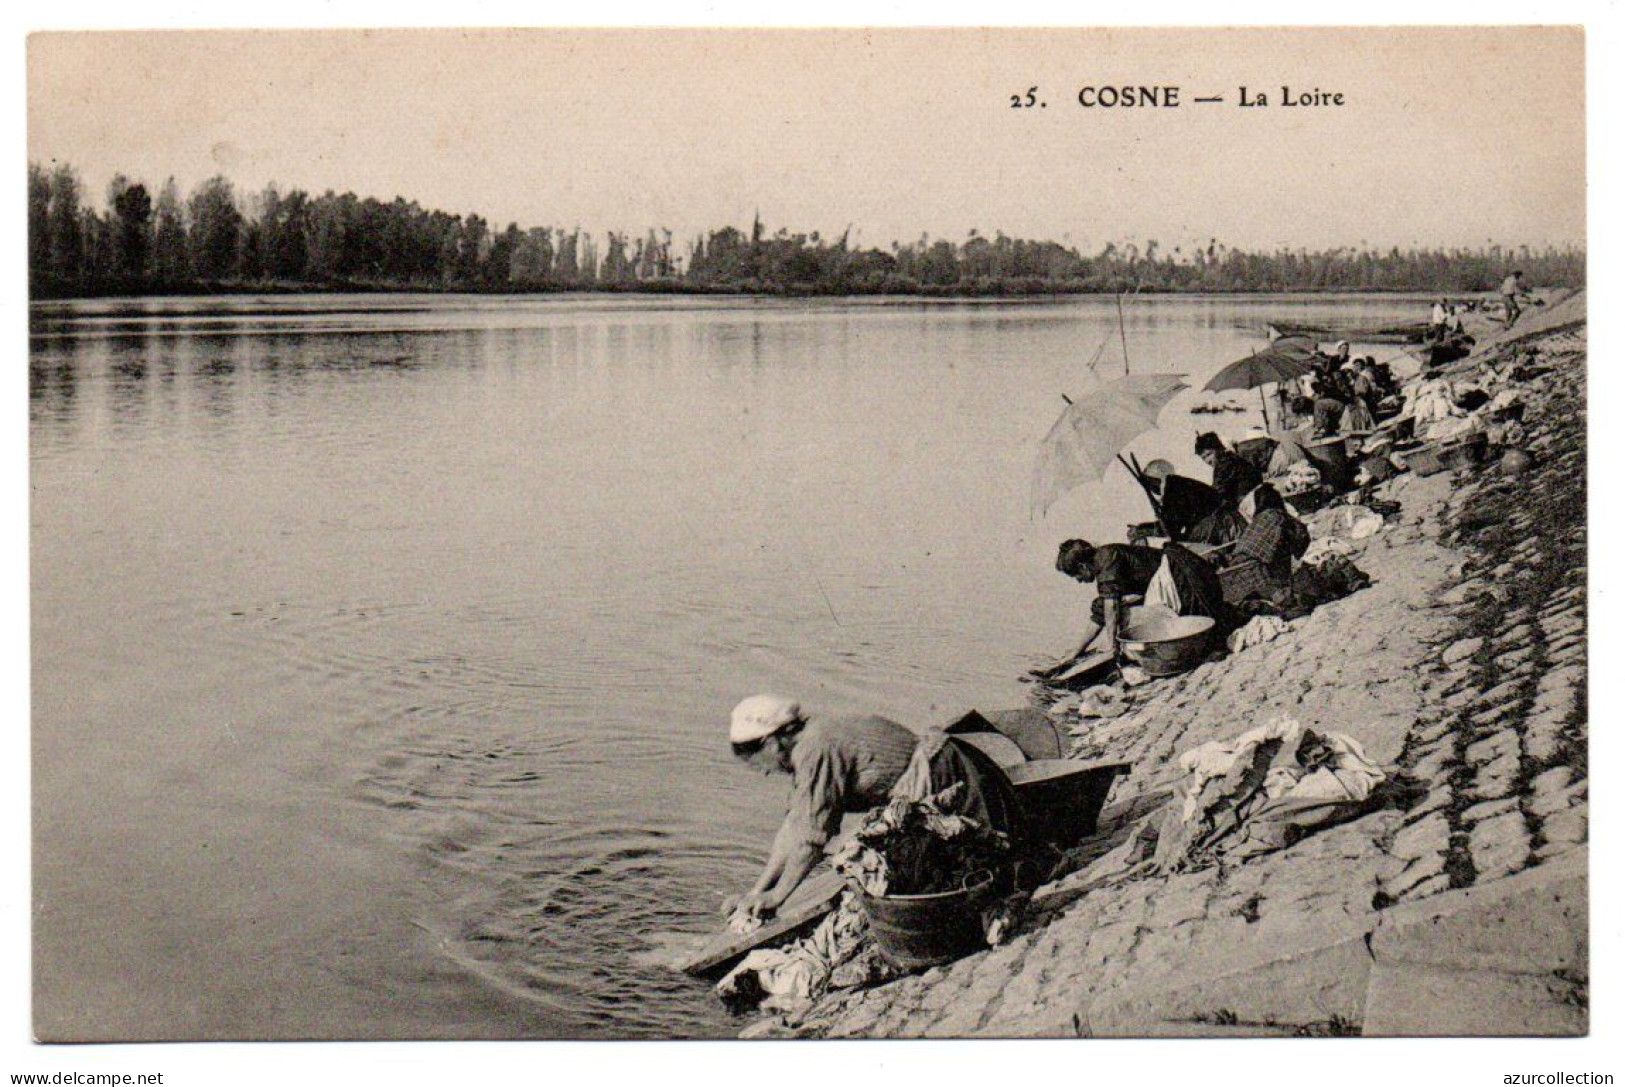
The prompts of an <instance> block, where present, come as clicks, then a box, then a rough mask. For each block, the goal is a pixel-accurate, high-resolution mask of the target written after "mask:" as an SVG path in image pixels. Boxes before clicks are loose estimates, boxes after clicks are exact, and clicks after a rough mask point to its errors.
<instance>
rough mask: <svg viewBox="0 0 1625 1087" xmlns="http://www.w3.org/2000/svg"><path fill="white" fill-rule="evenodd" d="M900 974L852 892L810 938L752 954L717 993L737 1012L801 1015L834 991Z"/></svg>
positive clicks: (718, 988) (759, 949) (759, 950)
mask: <svg viewBox="0 0 1625 1087" xmlns="http://www.w3.org/2000/svg"><path fill="white" fill-rule="evenodd" d="M895 974H896V971H895V970H894V969H893V968H892V967H890V966H889V965H887V963H886V961H885V960H884V959H883V958H881V956H880V953H879V952H878V951H877V950H876V948H875V946H874V941H873V940H871V939H869V921H868V919H867V917H866V916H865V915H864V912H863V907H862V906H861V905H860V904H859V903H858V899H857V895H855V894H853V893H852V892H851V891H850V890H848V891H845V892H843V893H842V895H841V899H840V902H839V903H838V904H837V905H836V907H835V909H834V910H833V911H832V912H830V913H829V914H827V915H826V916H825V917H824V919H823V920H822V921H821V922H819V924H818V927H817V928H815V929H813V931H812V932H811V933H810V934H809V935H807V936H805V937H803V938H802V939H799V940H796V941H793V942H792V943H790V944H787V945H785V946H784V947H778V948H758V949H757V950H755V951H752V952H751V953H750V954H749V955H746V956H745V958H744V959H743V960H741V962H740V963H739V965H738V966H736V967H734V968H733V969H732V970H731V971H729V972H728V975H727V976H726V977H724V978H723V979H722V980H721V981H719V982H717V990H716V991H717V996H718V997H720V998H721V999H722V1002H723V1004H724V1005H725V1006H726V1007H727V1008H728V1009H729V1010H730V1011H733V1012H735V1013H741V1012H747V1011H751V1010H753V1009H755V1010H759V1011H763V1012H799V1011H803V1010H805V1009H806V1008H808V1007H810V1006H811V1005H812V1004H813V1002H814V1001H816V1000H818V998H819V997H821V996H823V995H824V994H825V993H827V992H829V991H830V990H831V989H853V988H857V987H859V986H863V985H874V984H878V983H879V982H882V981H886V980H888V979H890V978H891V977H893V976H895Z"/></svg>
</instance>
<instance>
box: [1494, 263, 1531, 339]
mask: <svg viewBox="0 0 1625 1087" xmlns="http://www.w3.org/2000/svg"><path fill="white" fill-rule="evenodd" d="M1532 297H1533V296H1532V295H1531V294H1530V293H1529V289H1528V288H1527V287H1525V286H1524V283H1523V273H1522V272H1513V273H1512V274H1511V275H1509V276H1507V277H1506V278H1505V279H1503V280H1502V281H1501V305H1502V306H1503V307H1505V309H1506V317H1505V319H1504V321H1503V323H1504V324H1505V325H1506V327H1507V328H1511V327H1512V326H1513V325H1515V324H1517V323H1518V315H1519V314H1521V313H1522V312H1523V310H1521V309H1519V308H1518V303H1519V302H1520V301H1525V302H1527V301H1528V300H1529V299H1530V298H1532Z"/></svg>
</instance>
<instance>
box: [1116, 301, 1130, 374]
mask: <svg viewBox="0 0 1625 1087" xmlns="http://www.w3.org/2000/svg"><path fill="white" fill-rule="evenodd" d="M1117 335H1118V338H1119V339H1121V340H1122V341H1123V376H1124V377H1127V376H1128V330H1127V329H1126V328H1124V327H1123V293H1122V292H1121V291H1119V292H1118V293H1117Z"/></svg>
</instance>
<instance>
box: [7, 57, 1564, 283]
mask: <svg viewBox="0 0 1625 1087" xmlns="http://www.w3.org/2000/svg"><path fill="white" fill-rule="evenodd" d="M1124 84H1132V85H1136V86H1138V85H1146V86H1177V87H1179V88H1180V92H1179V93H1180V102H1181V104H1180V106H1179V108H1175V109H1168V108H1161V109H1158V108H1134V109H1129V108H1121V107H1119V108H1114V109H1105V108H1100V107H1096V108H1088V109H1086V108H1084V107H1082V106H1081V105H1080V104H1079V102H1078V97H1077V96H1078V93H1079V91H1080V90H1081V89H1082V88H1084V87H1098V86H1121V85H1124ZM1243 86H1245V87H1247V88H1249V97H1252V96H1254V95H1256V94H1257V93H1258V92H1260V91H1262V92H1264V93H1265V94H1266V95H1267V97H1268V100H1269V105H1268V106H1266V107H1263V108H1257V107H1253V108H1242V107H1241V106H1239V105H1238V104H1237V99H1238V95H1239V93H1240V88H1241V87H1243ZM1283 87H1285V88H1290V89H1291V90H1292V91H1293V92H1294V95H1296V94H1300V93H1302V92H1312V91H1314V90H1315V89H1317V88H1318V89H1319V90H1321V91H1324V92H1330V93H1341V94H1342V95H1343V98H1344V104H1343V105H1341V106H1319V107H1315V106H1297V107H1288V106H1284V105H1283V104H1282V102H1281V98H1282V95H1283ZM1029 88H1037V91H1036V94H1035V95H1034V100H1035V101H1041V102H1043V103H1044V104H1043V105H1042V106H1036V105H1035V106H1032V107H1025V106H1024V107H1022V108H1012V105H1011V101H1012V96H1019V97H1020V99H1021V100H1022V101H1023V102H1025V101H1026V100H1027V97H1026V96H1027V91H1028V89H1029ZM1584 88H1585V80H1584V36H1583V32H1582V31H1581V30H1579V29H1577V28H1572V27H1571V28H1563V27H1556V28H1533V27H1517V28H1426V29H1422V28H1412V29H1392V28H1369V27H1368V28H1357V29H1333V28H1307V29H1297V30H1272V29H1236V30H1217V29H1206V30H1190V29H1185V30H1176V29H1165V30H1147V29H1140V30H1132V29H1122V28H1118V29H1081V30H1032V29H1027V30H1022V29H1002V30H988V29H976V28H955V29H940V30H910V29H891V30H886V29H867V30H865V29H849V30H818V31H805V30H803V31H795V30H732V31H705V30H687V31H684V30H672V29H667V30H609V31H604V30H599V31H584V30H551V31H506V30H444V29H442V30H430V29H425V30H415V31H413V30H397V31H387V32H385V31H334V30H329V31H207V32H146V33H128V32H101V33H46V34H36V35H34V36H32V37H31V38H30V40H29V46H28V134H27V139H28V153H29V157H30V158H31V159H33V160H37V161H41V162H53V161H55V162H66V163H70V164H72V165H73V166H74V167H75V168H77V169H78V170H79V171H80V173H81V175H82V176H83V178H84V180H85V182H86V184H87V188H88V189H89V191H90V193H91V194H92V195H93V196H94V197H95V198H97V199H98V200H99V199H100V195H101V193H102V192H104V190H105V187H106V184H107V182H108V180H109V179H110V178H111V177H112V175H113V174H114V173H116V172H122V173H125V174H127V175H129V176H131V177H132V178H135V179H137V180H143V181H146V182H147V183H148V184H149V185H152V186H155V185H156V184H158V183H160V182H161V181H162V180H163V179H164V178H165V177H167V176H170V175H173V176H174V177H175V178H176V179H177V181H178V182H179V183H180V185H181V187H182V189H183V190H185V189H188V188H190V187H191V186H192V185H194V184H195V183H197V182H198V181H200V180H202V179H204V178H206V177H208V176H211V175H213V174H216V173H222V174H224V175H226V176H227V177H229V178H231V179H232V180H233V181H234V182H235V183H236V184H237V185H238V186H239V188H240V189H243V190H248V191H252V190H257V189H259V188H261V187H262V186H264V185H265V184H267V183H273V182H274V183H276V184H277V185H278V186H279V187H281V188H283V189H287V188H292V187H301V188H305V189H308V190H312V191H317V192H320V191H323V190H326V189H329V188H331V189H334V190H336V191H339V192H343V191H345V190H350V191H354V192H355V193H357V194H358V195H361V196H377V197H380V198H382V199H386V200H387V199H391V198H393V197H395V196H397V195H400V196H405V197H407V198H408V199H415V200H417V201H419V202H420V203H422V204H423V205H425V206H427V207H435V208H441V209H444V210H448V211H452V212H459V213H463V212H477V213H479V214H481V215H483V216H485V217H486V218H487V219H488V220H490V221H492V222H493V223H494V224H496V225H497V226H499V227H500V226H502V225H505V224H506V223H507V222H509V221H517V222H518V223H519V224H520V225H521V226H536V225H551V226H561V227H573V226H580V227H583V228H585V229H588V230H592V231H595V232H601V231H604V230H611V229H616V230H629V231H634V232H637V233H642V232H643V231H644V230H646V229H648V228H650V227H663V228H667V229H671V230H672V231H673V232H674V233H675V234H676V235H677V236H678V237H679V238H691V237H693V236H694V235H695V234H696V233H698V232H700V231H703V230H707V229H712V228H715V227H718V226H722V225H727V224H732V225H736V226H741V227H747V226H748V225H749V223H750V222H751V219H752V217H753V216H754V215H755V214H757V213H758V212H759V213H760V215H761V217H762V220H763V222H764V223H766V224H767V226H768V227H769V229H770V230H773V229H777V228H779V227H788V228H790V229H792V230H796V231H812V230H817V231H821V232H823V233H824V234H826V235H834V234H839V233H840V232H841V231H842V230H844V229H846V228H847V227H848V226H850V227H851V228H852V231H853V235H854V237H855V238H856V239H857V240H858V241H860V242H861V243H862V244H865V245H879V246H882V247H885V246H888V245H889V244H890V243H891V242H892V241H894V240H911V239H915V238H918V237H919V236H920V235H921V234H929V235H931V236H932V237H946V238H950V239H954V240H962V239H963V238H965V237H966V236H967V234H968V233H969V232H970V231H971V230H973V229H974V230H978V231H980V232H982V233H984V234H989V235H991V234H992V233H994V232H995V231H1003V232H1004V233H1006V234H1011V235H1017V236H1023V237H1039V238H1053V239H1057V240H1064V241H1066V242H1067V243H1069V244H1072V245H1075V246H1077V247H1079V248H1080V249H1082V250H1084V251H1091V252H1092V251H1095V250H1097V249H1099V248H1100V247H1102V246H1104V245H1105V244H1106V243H1108V242H1116V243H1118V244H1123V243H1126V242H1138V243H1140V244H1142V245H1143V244H1144V243H1145V242H1146V241H1148V240H1152V239H1155V240H1157V241H1158V242H1159V243H1160V244H1161V247H1162V249H1163V250H1164V251H1165V252H1166V251H1169V250H1172V249H1173V248H1174V247H1175V246H1181V247H1187V248H1188V247H1189V246H1190V245H1191V244H1193V243H1197V244H1205V243H1206V242H1207V241H1208V240H1209V239H1214V238H1216V239H1218V240H1219V241H1221V242H1224V243H1226V244H1229V245H1232V246H1237V247H1241V248H1251V249H1260V248H1262V249H1272V248H1275V247H1277V246H1291V247H1300V246H1301V247H1308V248H1328V247H1336V246H1375V247H1379V248H1387V247H1389V246H1394V245H1397V246H1401V247H1405V246H1411V245H1421V246H1444V247H1453V246H1480V245H1484V244H1489V243H1499V244H1502V245H1521V244H1528V245H1534V246H1543V245H1547V244H1557V245H1565V244H1570V243H1583V241H1584V238H1585V105H1584V93H1585V92H1584ZM1198 96H1223V98H1224V101H1223V102H1222V103H1212V104H1197V103H1195V102H1194V101H1193V100H1194V99H1195V98H1196V97H1198Z"/></svg>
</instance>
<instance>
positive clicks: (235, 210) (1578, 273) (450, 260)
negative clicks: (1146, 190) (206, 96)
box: [28, 163, 1585, 298]
mask: <svg viewBox="0 0 1625 1087" xmlns="http://www.w3.org/2000/svg"><path fill="white" fill-rule="evenodd" d="M849 236H850V231H848V232H847V233H843V234H842V235H841V236H840V237H839V238H834V239H828V238H823V237H821V236H820V235H819V234H818V233H817V232H814V233H811V234H792V233H790V232H788V231H786V230H779V231H778V232H776V233H773V234H769V233H767V231H766V230H765V228H764V227H763V226H762V223H761V221H760V219H758V220H757V221H756V222H755V223H753V224H752V226H751V230H750V233H749V234H746V233H745V232H743V231H741V230H738V229H736V228H734V227H731V226H729V227H722V228H721V229H718V230H713V231H710V232H708V233H706V234H703V235H701V236H699V237H696V238H693V239H692V240H690V241H688V242H687V243H686V244H684V245H682V246H680V247H679V246H678V245H676V244H674V241H673V238H672V234H671V232H670V231H669V230H664V229H652V230H648V231H646V232H644V233H643V234H641V235H629V234H626V233H622V232H617V231H609V232H607V233H606V234H604V235H603V237H602V238H598V237H595V236H594V235H592V234H590V233H587V232H584V231H582V230H581V229H580V228H579V227H578V228H572V229H568V230H566V229H561V228H558V227H547V226H535V227H530V228H521V227H520V226H519V225H518V224H517V223H509V224H508V225H507V226H506V227H505V228H503V229H501V230H497V229H494V228H493V227H492V225H491V224H490V223H488V222H487V221H486V220H485V219H484V218H482V217H481V216H479V215H475V214H467V215H452V214H450V213H448V212H444V211H437V210H430V209H426V208H423V207H422V206H420V205H419V204H418V203H417V202H415V201H407V200H405V199H404V198H401V197H396V198H395V199H394V200H393V201H390V202H388V203H385V202H383V201H380V200H377V199H374V198H372V197H358V196H356V195H355V194H354V193H343V194H337V193H334V192H332V191H328V192H325V193H323V194H321V195H320V196H312V195H310V194H309V193H307V192H304V191H303V190H300V189H294V190H291V191H288V192H282V191H280V190H279V189H277V188H276V187H275V186H271V187H267V188H266V189H265V190H264V191H262V192H257V193H251V194H246V195H245V194H242V193H239V192H238V191H237V190H236V188H235V187H234V186H233V185H232V183H231V182H230V181H229V180H227V179H226V178H224V177H213V178H210V179H209V180H207V181H204V182H202V183H201V184H199V185H198V186H197V187H196V188H194V189H193V190H192V191H191V192H190V193H188V194H187V195H186V196H185V198H184V199H183V198H182V196H181V193H180V190H179V188H178V187H177V186H176V184H175V181H174V179H173V178H171V179H169V180H168V181H166V182H164V184H163V185H162V186H160V187H159V189H158V191H157V193H156V195H155V194H154V193H153V192H152V191H151V190H149V189H148V188H147V186H146V185H145V184H143V183H141V182H136V181H131V180H130V179H129V178H127V177H124V176H123V175H119V176H116V177H115V178H113V180H112V182H111V183H110V184H109V185H108V189H107V193H106V200H105V203H104V205H103V206H102V207H100V208H98V207H96V206H93V204H92V202H91V201H90V200H88V199H87V198H86V196H85V193H84V186H83V184H82V182H81V181H80V178H79V176H78V174H77V173H76V172H75V171H74V170H73V168H72V167H70V166H67V165H58V166H55V167H53V168H50V169H47V168H46V167H45V166H43V165H41V164H39V163H30V164H29V167H28V269H29V284H30V289H31V291H32V293H33V295H34V297H38V298H52V297H57V298H60V297H83V296H91V295H127V294H136V293H182V292H211V291H220V292H226V291H243V290H279V289H286V290H310V289H333V290H346V289H369V290H430V291H482V292H532V291H568V290H609V291H668V292H728V293H750V294H808V295H848V294H900V295H930V296H947V297H952V296H965V297H972V296H1016V295H1041V294H1074V293H1105V292H1117V291H1124V290H1131V289H1138V290H1141V291H1151V292H1159V291H1165V292H1215V293H1217V292H1265V291H1429V292H1432V291H1440V292H1478V291H1485V290H1489V289H1491V288H1492V287H1493V286H1494V285H1495V284H1497V283H1498V282H1499V281H1500V280H1501V279H1502V277H1504V276H1505V275H1506V274H1507V272H1508V271H1509V270H1510V269H1511V268H1512V267H1513V266H1514V265H1516V266H1517V267H1518V268H1521V269H1522V270H1523V272H1524V275H1525V278H1526V279H1527V280H1528V281H1529V282H1530V283H1532V284H1534V285H1537V286H1542V287H1558V286H1579V285H1581V284H1582V283H1583V282H1584V278H1585V251H1584V249H1581V248H1576V247H1567V248H1562V249H1557V248H1546V249H1541V250H1531V249H1530V248H1528V247H1522V248H1518V249H1503V248H1501V247H1500V246H1489V247H1486V248H1482V249H1472V250H1468V249H1451V250H1439V249H1408V250H1404V251H1401V250H1400V249H1397V248H1394V249H1390V250H1388V251H1386V252H1379V251H1377V250H1372V249H1353V248H1339V249H1332V250H1321V251H1308V250H1302V249H1298V250H1288V249H1278V250H1275V251H1273V252H1268V253H1260V252H1248V251H1245V250H1240V249H1232V248H1229V247H1228V246H1225V245H1222V244H1220V243H1219V242H1217V241H1216V240H1215V241H1210V242H1208V243H1207V244H1206V245H1205V246H1196V247H1175V248H1173V249H1171V250H1170V249H1163V248H1162V247H1161V246H1159V245H1158V243H1157V242H1155V241H1150V242H1147V243H1145V246H1144V247H1143V248H1141V247H1140V246H1138V245H1126V246H1122V247H1119V246H1116V245H1108V246H1106V247H1105V248H1104V249H1103V250H1101V251H1100V252H1098V253H1096V254H1094V255H1084V254H1082V253H1080V252H1079V251H1078V250H1077V249H1075V248H1072V247H1069V246H1064V245H1061V244H1060V243H1058V242H1054V241H1030V240H1026V239H1021V238H1011V237H1007V236H1006V235H1004V234H1002V233H996V234H994V235H993V236H992V237H991V238H989V237H986V236H984V235H982V234H980V233H978V232H976V231H972V232H971V234H970V236H969V237H968V238H967V239H966V240H964V241H963V242H952V241H948V240H945V239H935V240H933V239H931V238H929V237H926V236H923V235H922V236H921V237H920V238H919V239H918V240H917V241H912V242H903V243H894V244H893V245H892V246H891V247H890V249H876V248H861V247H858V246H854V245H851V244H849Z"/></svg>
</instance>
